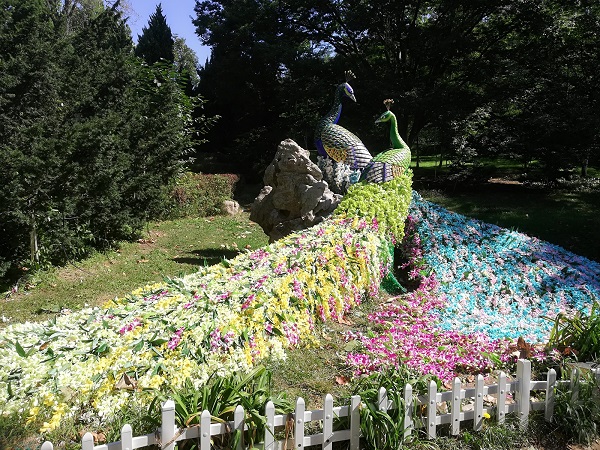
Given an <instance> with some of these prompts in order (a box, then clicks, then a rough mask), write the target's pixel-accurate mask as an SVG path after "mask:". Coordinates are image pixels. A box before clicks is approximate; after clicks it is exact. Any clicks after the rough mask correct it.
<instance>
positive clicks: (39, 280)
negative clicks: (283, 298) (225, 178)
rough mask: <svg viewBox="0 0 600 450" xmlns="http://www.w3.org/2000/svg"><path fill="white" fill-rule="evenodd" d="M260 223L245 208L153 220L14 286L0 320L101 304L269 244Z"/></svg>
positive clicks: (37, 318)
mask: <svg viewBox="0 0 600 450" xmlns="http://www.w3.org/2000/svg"><path fill="white" fill-rule="evenodd" d="M267 241H268V239H267V236H266V235H265V234H264V233H263V232H262V230H261V228H260V227H259V226H258V225H257V224H255V223H253V222H250V221H249V220H248V213H246V212H244V213H241V214H239V215H238V216H235V217H225V216H215V217H211V218H186V219H178V220H171V221H164V222H154V223H151V224H150V225H149V226H148V229H147V231H146V234H145V236H144V238H143V239H140V240H139V241H138V242H132V243H123V244H122V245H121V247H120V248H119V249H118V250H115V251H109V252H105V253H96V254H94V255H92V256H91V257H90V258H88V259H86V260H84V261H82V262H78V263H73V264H70V265H68V266H66V267H62V268H55V269H52V270H49V271H43V272H39V273H36V274H34V275H32V276H31V277H29V278H28V279H27V280H26V281H24V282H22V283H20V284H19V286H18V287H19V289H18V292H17V293H16V294H15V293H13V294H11V293H10V291H9V292H8V293H5V295H4V296H3V297H4V298H2V299H0V305H1V310H2V313H1V316H4V317H5V318H10V320H9V321H6V320H4V321H0V326H3V325H6V324H7V323H11V322H24V321H42V320H44V319H47V318H50V317H51V316H53V315H55V314H56V313H57V312H58V311H60V310H61V309H65V308H67V309H72V310H76V309H81V308H83V307H84V306H85V305H89V306H95V305H101V304H103V303H104V302H105V301H107V300H110V299H112V298H114V297H120V296H123V295H125V294H127V293H129V292H130V291H132V290H133V289H136V288H138V287H141V286H144V285H146V284H147V283H152V282H155V281H162V280H163V279H164V278H165V277H176V276H180V275H186V274H189V273H193V272H195V271H196V270H197V269H198V267H199V266H201V265H213V264H216V263H218V262H220V261H221V260H222V259H223V258H228V259H229V258H232V257H234V256H236V255H237V254H238V253H240V252H242V251H245V249H246V248H249V249H255V248H259V247H262V246H264V245H266V244H267Z"/></svg>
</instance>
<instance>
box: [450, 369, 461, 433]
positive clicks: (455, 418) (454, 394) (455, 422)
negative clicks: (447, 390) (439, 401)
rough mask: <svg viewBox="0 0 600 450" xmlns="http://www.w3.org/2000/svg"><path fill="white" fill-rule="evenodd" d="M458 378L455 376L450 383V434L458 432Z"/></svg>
mask: <svg viewBox="0 0 600 450" xmlns="http://www.w3.org/2000/svg"><path fill="white" fill-rule="evenodd" d="M460 388H461V383H460V378H455V379H454V382H453V383H452V405H451V406H450V408H451V410H450V412H451V414H452V435H453V436H456V435H457V434H459V433H460Z"/></svg>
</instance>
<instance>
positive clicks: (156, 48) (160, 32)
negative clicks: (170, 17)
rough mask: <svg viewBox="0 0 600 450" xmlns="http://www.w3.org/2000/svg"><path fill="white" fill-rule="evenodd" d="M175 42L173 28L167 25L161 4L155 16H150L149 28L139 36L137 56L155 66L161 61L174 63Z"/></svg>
mask: <svg viewBox="0 0 600 450" xmlns="http://www.w3.org/2000/svg"><path fill="white" fill-rule="evenodd" d="M173 42H174V41H173V34H172V33H171V28H170V27H169V25H168V24H167V18H166V17H165V16H164V14H163V11H162V6H161V4H160V3H159V4H158V5H157V6H156V11H155V12H154V14H152V15H151V16H150V20H149V21H148V27H144V28H142V35H141V36H140V35H138V44H137V46H136V47H135V54H136V56H139V57H140V58H142V59H144V61H146V62H147V63H148V64H154V63H156V62H158V61H160V60H161V59H164V60H165V61H169V62H173V61H174V59H175V57H174V53H173Z"/></svg>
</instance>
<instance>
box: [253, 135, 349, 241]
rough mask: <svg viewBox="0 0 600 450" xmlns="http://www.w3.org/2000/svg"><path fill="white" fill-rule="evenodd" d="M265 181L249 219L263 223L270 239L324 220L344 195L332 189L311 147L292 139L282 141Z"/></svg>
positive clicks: (278, 237) (267, 171)
mask: <svg viewBox="0 0 600 450" xmlns="http://www.w3.org/2000/svg"><path fill="white" fill-rule="evenodd" d="M263 181H264V183H265V187H263V189H262V190H261V192H260V194H259V195H258V197H256V199H255V200H254V203H253V204H252V209H251V212H250V220H252V221H254V222H256V223H258V224H259V225H260V226H261V227H262V229H263V231H264V232H265V233H266V234H267V235H268V236H269V238H270V241H271V242H273V241H276V240H278V239H281V238H282V237H284V236H287V235H288V234H290V233H292V232H294V231H299V230H303V229H305V228H309V227H311V226H313V225H316V224H318V223H319V222H322V221H323V219H325V218H326V217H328V216H330V215H331V213H333V211H334V210H335V208H336V207H337V205H338V203H339V202H340V200H341V199H342V196H341V195H339V194H335V193H333V192H332V191H331V190H330V189H329V186H328V185H327V182H326V181H324V180H323V174H322V172H321V170H320V169H319V167H318V166H317V165H316V164H315V163H313V162H312V161H311V160H310V153H309V152H308V150H305V149H303V148H302V147H300V146H299V145H298V144H296V142H294V141H293V140H291V139H286V140H285V141H282V142H281V143H280V144H279V146H278V147H277V153H276V154H275V158H274V159H273V162H272V163H271V164H270V165H269V167H267V169H266V171H265V176H264V178H263Z"/></svg>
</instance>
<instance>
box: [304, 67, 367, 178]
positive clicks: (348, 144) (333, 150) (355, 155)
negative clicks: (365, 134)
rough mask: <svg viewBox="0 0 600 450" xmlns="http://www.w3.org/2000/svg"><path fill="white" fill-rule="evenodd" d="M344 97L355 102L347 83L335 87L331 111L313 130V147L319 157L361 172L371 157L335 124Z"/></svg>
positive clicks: (356, 141) (343, 129)
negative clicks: (314, 146)
mask: <svg viewBox="0 0 600 450" xmlns="http://www.w3.org/2000/svg"><path fill="white" fill-rule="evenodd" d="M348 75H351V72H350V73H347V77H348ZM345 97H347V98H349V99H350V100H352V101H356V98H355V97H354V92H353V91H352V87H351V86H350V85H349V84H348V82H346V83H342V84H340V85H338V86H337V88H336V90H335V96H334V100H333V106H332V107H331V110H330V111H329V113H328V114H327V115H325V116H324V117H323V118H322V119H321V120H320V121H319V122H318V124H317V127H316V129H315V145H316V146H317V150H318V151H319V154H320V155H321V156H328V157H330V158H331V159H333V160H334V161H336V162H343V163H345V164H347V165H348V166H350V168H352V169H354V170H360V171H362V170H363V169H364V168H365V167H366V166H367V165H368V164H369V162H370V161H371V160H372V159H373V156H371V154H370V153H369V150H367V147H366V146H365V145H364V144H363V143H362V141H361V140H360V139H359V138H358V137H357V136H356V135H355V134H354V133H352V132H350V131H348V130H347V129H345V128H344V127H342V126H340V125H338V124H337V122H338V121H339V119H340V115H341V113H342V100H343V99H344V98H345Z"/></svg>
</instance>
